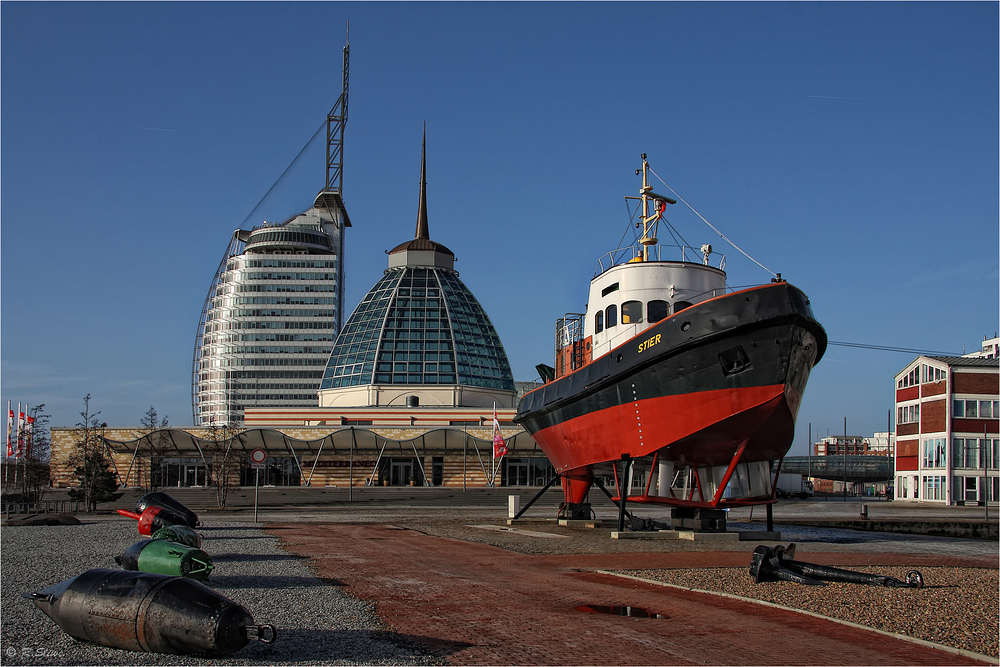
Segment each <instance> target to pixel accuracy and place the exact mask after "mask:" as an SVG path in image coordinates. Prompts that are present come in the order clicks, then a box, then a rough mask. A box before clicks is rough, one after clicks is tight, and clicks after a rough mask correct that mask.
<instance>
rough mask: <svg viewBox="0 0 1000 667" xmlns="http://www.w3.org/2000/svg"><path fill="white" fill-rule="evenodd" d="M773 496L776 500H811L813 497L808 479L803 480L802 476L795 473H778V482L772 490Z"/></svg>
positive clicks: (811, 485) (811, 486)
mask: <svg viewBox="0 0 1000 667" xmlns="http://www.w3.org/2000/svg"><path fill="white" fill-rule="evenodd" d="M774 495H775V496H777V497H778V498H802V499H803V500H805V499H806V498H811V497H812V495H813V484H812V482H811V481H810V480H808V479H803V478H802V475H799V474H795V473H785V472H783V473H779V474H778V482H777V485H776V488H775V490H774Z"/></svg>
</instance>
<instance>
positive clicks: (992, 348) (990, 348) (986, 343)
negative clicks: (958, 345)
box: [962, 336, 1000, 359]
mask: <svg viewBox="0 0 1000 667" xmlns="http://www.w3.org/2000/svg"><path fill="white" fill-rule="evenodd" d="M962 356H963V357H967V358H970V359H996V358H997V357H998V356H1000V338H997V337H995V336H994V337H993V338H985V337H984V338H983V347H982V349H981V350H979V351H978V352H970V353H969V354H963V355H962Z"/></svg>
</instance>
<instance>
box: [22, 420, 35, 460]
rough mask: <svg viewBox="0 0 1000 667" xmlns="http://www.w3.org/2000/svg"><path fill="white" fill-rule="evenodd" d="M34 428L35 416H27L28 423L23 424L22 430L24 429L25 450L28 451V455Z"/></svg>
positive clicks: (29, 454)
mask: <svg viewBox="0 0 1000 667" xmlns="http://www.w3.org/2000/svg"><path fill="white" fill-rule="evenodd" d="M34 430H35V418H34V417H28V423H27V424H25V426H24V431H25V436H24V440H25V448H26V450H27V452H28V456H31V434H32V433H33V432H34Z"/></svg>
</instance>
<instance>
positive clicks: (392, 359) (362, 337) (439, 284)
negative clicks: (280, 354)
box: [320, 266, 514, 391]
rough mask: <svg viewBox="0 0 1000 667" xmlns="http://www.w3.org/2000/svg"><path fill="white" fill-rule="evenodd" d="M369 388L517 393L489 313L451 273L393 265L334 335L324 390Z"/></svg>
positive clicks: (455, 274)
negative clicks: (430, 387) (436, 387)
mask: <svg viewBox="0 0 1000 667" xmlns="http://www.w3.org/2000/svg"><path fill="white" fill-rule="evenodd" d="M367 384H386V385H388V384H397V385H398V384H408V385H421V384H422V385H442V384H447V385H454V384H461V385H467V386H474V387H486V388H491V389H501V390H508V391H513V389H514V377H513V375H512V374H511V371H510V363H509V362H508V361H507V354H506V353H505V352H504V349H503V345H502V344H501V343H500V337H499V336H498V335H497V332H496V329H494V328H493V323H492V322H490V318H489V317H488V316H487V315H486V311H485V310H483V307H482V306H481V305H479V302H478V301H477V300H476V297H475V296H473V295H472V292H470V291H469V288H467V287H466V286H465V284H463V283H462V281H461V280H459V278H458V273H457V272H455V271H454V270H451V269H447V268H442V267H433V266H424V267H414V266H397V267H390V268H389V269H388V270H387V271H386V272H385V275H384V276H383V277H382V279H381V280H379V281H378V282H377V283H376V284H375V286H374V287H372V289H371V290H370V291H369V292H368V294H367V295H366V296H365V298H364V299H363V300H362V301H361V303H360V304H359V305H358V307H357V308H356V309H355V310H354V313H353V314H352V315H351V317H350V319H348V321H347V325H346V326H345V327H344V329H343V331H342V332H341V333H340V335H339V336H338V337H337V342H336V344H335V345H334V348H333V352H332V353H331V354H330V361H329V363H328V364H327V367H326V372H325V373H324V375H323V382H322V385H321V386H320V389H321V390H323V389H337V388H341V387H351V386H356V385H367Z"/></svg>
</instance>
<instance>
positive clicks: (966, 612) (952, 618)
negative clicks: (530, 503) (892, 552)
mask: <svg viewBox="0 0 1000 667" xmlns="http://www.w3.org/2000/svg"><path fill="white" fill-rule="evenodd" d="M806 562H808V561H806ZM848 569H850V568H848ZM910 569H912V568H898V567H864V568H859V571H863V572H868V573H871V574H882V575H888V576H890V577H895V578H897V579H900V580H904V579H905V577H906V573H907V571H909V570H910ZM920 573H921V574H923V576H924V588H922V589H919V590H918V589H908V588H881V587H878V586H865V585H858V584H848V583H837V582H831V583H828V584H827V585H826V586H824V587H822V588H820V587H816V586H801V585H798V584H794V583H790V582H774V583H762V584H755V583H754V582H753V579H751V578H750V575H749V568H706V569H686V570H623V571H619V572H615V573H614V574H620V575H626V576H632V577H638V578H640V579H646V580H650V581H657V582H662V583H668V584H674V585H676V586H683V587H685V588H693V589H698V590H704V591H713V592H719V593H728V594H730V595H738V596H740V597H745V598H750V599H753V600H763V601H765V602H773V603H775V604H780V605H783V606H786V607H791V608H793V609H802V610H805V611H811V612H814V613H817V614H823V615H824V616H829V617H831V618H836V619H840V620H843V621H849V622H851V623H857V624H860V625H865V626H868V627H871V628H875V629H877V630H883V631H885V632H893V633H897V634H901V635H906V636H908V637H915V638H917V639H923V640H925V641H929V642H934V643H936V644H943V645H945V646H952V647H954V648H959V649H963V650H966V651H972V652H974V653H979V654H982V655H988V656H993V657H994V658H996V657H998V647H997V641H998V636H1000V623H998V620H997V617H998V614H997V611H998V610H997V590H998V588H1000V577H998V573H997V570H995V569H982V568H954V567H928V568H920ZM657 611H659V610H657Z"/></svg>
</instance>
